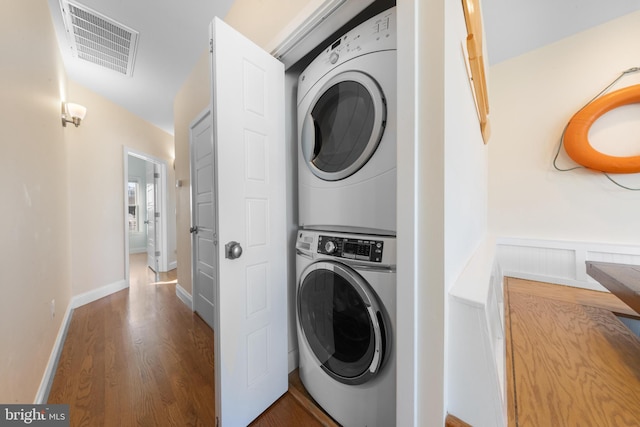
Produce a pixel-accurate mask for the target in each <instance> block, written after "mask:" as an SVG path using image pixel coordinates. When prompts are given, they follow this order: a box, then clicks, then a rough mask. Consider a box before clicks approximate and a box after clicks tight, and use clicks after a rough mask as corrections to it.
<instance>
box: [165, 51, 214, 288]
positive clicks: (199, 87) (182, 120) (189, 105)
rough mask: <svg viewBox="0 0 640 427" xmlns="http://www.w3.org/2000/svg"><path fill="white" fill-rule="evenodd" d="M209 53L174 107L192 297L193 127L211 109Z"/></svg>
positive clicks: (184, 263)
mask: <svg viewBox="0 0 640 427" xmlns="http://www.w3.org/2000/svg"><path fill="white" fill-rule="evenodd" d="M210 91H211V84H210V79H209V51H208V50H205V51H204V52H203V53H202V55H200V59H199V60H198V63H197V64H196V66H195V67H194V69H193V71H192V72H191V74H189V77H188V78H187V80H186V81H185V83H184V84H183V85H182V87H181V88H180V90H179V91H178V94H177V95H176V98H175V100H174V103H173V119H174V132H175V135H174V140H175V152H176V179H179V180H180V181H181V182H182V186H181V187H180V188H177V189H176V208H177V209H176V238H177V241H176V243H177V248H178V284H179V285H180V286H182V288H183V289H184V290H185V291H186V292H188V293H189V294H191V293H192V291H191V290H192V285H191V235H190V234H189V227H190V225H191V194H190V191H191V170H190V167H189V126H190V125H191V122H192V121H193V120H194V119H195V118H196V117H197V116H198V114H200V113H201V112H202V111H204V110H205V109H206V108H207V106H208V105H209V98H210Z"/></svg>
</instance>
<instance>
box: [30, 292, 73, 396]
mask: <svg viewBox="0 0 640 427" xmlns="http://www.w3.org/2000/svg"><path fill="white" fill-rule="evenodd" d="M72 313H73V308H71V303H69V305H68V306H67V310H66V311H65V312H64V317H63V318H62V323H61V324H60V329H58V335H57V336H56V340H55V342H54V343H53V349H52V350H51V354H50V355H49V362H48V363H47V367H46V368H45V370H44V375H43V376H42V380H41V381H40V387H38V392H37V393H36V399H35V402H34V403H35V404H36V405H39V404H44V403H47V400H48V398H49V391H51V385H52V384H53V378H54V377H55V375H56V369H57V367H58V360H59V359H60V354H61V353H62V347H63V346H64V340H65V338H66V337H67V331H68V330H69V324H70V323H71V315H72Z"/></svg>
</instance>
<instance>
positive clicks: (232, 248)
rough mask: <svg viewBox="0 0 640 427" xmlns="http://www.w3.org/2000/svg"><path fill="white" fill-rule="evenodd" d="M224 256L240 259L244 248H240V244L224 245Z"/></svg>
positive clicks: (230, 243)
mask: <svg viewBox="0 0 640 427" xmlns="http://www.w3.org/2000/svg"><path fill="white" fill-rule="evenodd" d="M224 254H225V255H224V256H225V258H229V259H236V258H240V255H242V246H240V243H238V242H229V243H227V244H226V245H224Z"/></svg>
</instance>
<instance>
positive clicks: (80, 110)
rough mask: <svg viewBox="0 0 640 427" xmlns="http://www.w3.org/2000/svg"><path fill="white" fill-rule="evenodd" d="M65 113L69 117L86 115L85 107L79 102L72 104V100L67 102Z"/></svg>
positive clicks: (79, 117)
mask: <svg viewBox="0 0 640 427" xmlns="http://www.w3.org/2000/svg"><path fill="white" fill-rule="evenodd" d="M67 113H68V114H69V116H70V117H71V119H80V120H82V119H84V116H86V115H87V107H83V106H82V105H80V104H74V103H72V102H67Z"/></svg>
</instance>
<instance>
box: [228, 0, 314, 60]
mask: <svg viewBox="0 0 640 427" xmlns="http://www.w3.org/2000/svg"><path fill="white" fill-rule="evenodd" d="M314 2H315V3H320V2H318V1H317V0H303V1H290V0H235V1H234V2H233V5H232V6H231V9H230V10H229V13H227V16H225V18H224V20H225V22H226V23H227V24H229V25H231V26H232V27H233V28H235V29H236V30H238V31H239V32H241V33H242V34H244V35H245V36H246V37H247V38H248V39H249V40H251V41H253V42H254V43H255V44H257V45H258V46H261V47H262V48H263V49H264V48H266V47H267V45H268V44H269V43H270V42H271V41H272V40H273V39H274V38H275V37H276V36H277V35H278V34H279V33H280V32H281V31H282V29H283V28H285V27H286V26H287V24H289V23H290V22H291V21H292V20H293V19H294V18H296V17H297V16H298V14H299V13H300V12H302V11H303V10H304V9H305V8H306V7H307V6H308V5H309V4H310V3H314ZM274 11H277V13H274Z"/></svg>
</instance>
